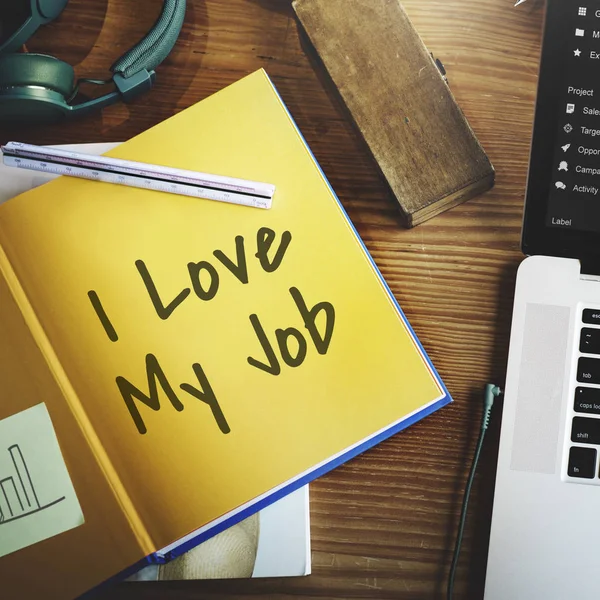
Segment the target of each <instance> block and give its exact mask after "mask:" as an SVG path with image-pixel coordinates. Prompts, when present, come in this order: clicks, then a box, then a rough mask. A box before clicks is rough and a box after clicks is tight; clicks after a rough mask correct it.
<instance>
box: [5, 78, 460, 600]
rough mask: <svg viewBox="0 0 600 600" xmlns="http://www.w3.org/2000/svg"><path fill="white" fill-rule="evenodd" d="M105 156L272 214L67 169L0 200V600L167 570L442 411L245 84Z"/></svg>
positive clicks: (293, 147) (374, 274)
mask: <svg viewBox="0 0 600 600" xmlns="http://www.w3.org/2000/svg"><path fill="white" fill-rule="evenodd" d="M109 154H110V155H111V156H115V157H120V158H128V159H133V160H138V161H143V162H149V163H155V164H162V165H167V166H173V167H179V168H183V169H192V170H198V171H203V172H208V173H214V174H222V175H228V176H232V177H238V178H241V179H250V180H254V181H265V182H268V183H271V184H274V185H275V187H276V191H275V195H274V197H273V207H272V208H271V209H270V210H261V209H256V208H247V207H241V206H236V205H229V204H223V203H220V202H214V201H210V200H201V199H194V198H188V197H184V196H174V195H170V194H166V193H161V192H154V191H147V190H141V189H134V188H129V187H123V186H114V185H111V184H105V183H99V182H90V181H85V180H77V179H73V178H64V177H63V178H59V179H57V180H55V181H53V182H51V183H48V184H46V185H44V186H42V187H40V188H37V189H35V190H32V191H30V192H27V193H25V194H22V195H21V196H18V197H16V198H14V199H12V200H10V201H8V202H7V203H5V204H4V205H2V206H0V274H1V277H0V307H1V309H2V313H1V314H2V316H1V319H0V381H2V386H0V491H1V490H6V494H5V497H4V499H3V497H2V494H0V511H2V512H1V513H0V573H1V575H2V584H1V587H2V592H3V595H4V594H5V595H6V596H7V597H10V598H12V597H18V598H22V599H27V598H40V597H44V598H60V599H63V598H65V599H66V598H74V597H76V596H78V595H81V594H83V593H84V592H86V591H88V590H90V589H92V588H94V587H96V586H98V585H100V584H102V583H103V582H106V581H107V580H111V578H113V577H115V576H116V575H117V574H121V575H124V574H126V573H127V572H128V570H131V569H135V568H139V566H140V565H141V564H142V563H143V562H144V561H162V560H168V559H169V558H170V557H172V556H175V555H177V554H179V553H181V552H183V551H185V550H186V549H188V548H189V547H191V546H193V545H195V544H197V543H199V542H201V541H203V540H204V539H207V538H208V537H210V536H212V535H214V534H215V533H218V532H219V531H221V530H223V529H224V528H226V527H228V526H229V525H232V524H233V523H235V522H237V521H239V520H241V519H243V518H244V517H246V516H248V515H249V514H252V513H253V512H255V511H257V510H259V509H260V508H263V507H264V506H266V505H268V504H269V503H271V502H274V501H275V500H277V499H278V498H280V497H282V496H283V495H285V494H287V493H289V492H291V491H292V490H294V489H297V488H298V487H300V486H302V485H304V484H306V483H307V482H308V481H310V480H311V479H313V478H315V477H317V476H318V475H320V474H322V473H324V472H326V471H328V470H329V469H331V468H333V467H334V466H336V465H338V464H340V463H342V462H344V461H346V460H348V459H349V458H351V457H353V456H355V455H356V454H358V453H360V452H361V451H363V450H365V449H366V448H368V447H370V446H372V445H374V444H375V443H377V442H379V441H381V440H382V439H384V438H386V437H388V436H390V435H392V434H393V433H395V432H397V431H399V430H401V429H403V428H404V427H406V426H408V425H409V424H411V423H413V422H414V421H416V420H418V419H420V418H421V417H423V416H425V415H427V414H429V413H431V412H432V411H434V410H436V409H437V408H439V407H441V406H442V405H444V404H445V403H447V402H449V401H450V397H449V395H448V393H447V391H446V389H445V387H444V385H443V384H442V382H441V381H440V379H439V377H438V375H437V374H436V372H435V369H434V368H433V366H432V365H431V363H430V361H429V360H428V358H427V356H426V355H425V352H424V350H423V349H422V347H421V346H420V344H419V342H418V341H417V339H416V338H415V336H414V333H413V332H412V330H411V328H410V326H409V325H408V323H407V321H406V319H405V317H404V315H403V314H402V312H401V310H400V308H399V306H398V304H397V303H396V301H395V299H394V297H393V296H392V294H391V293H390V291H389V289H388V287H387V286H386V284H385V282H384V280H383V279H382V277H381V275H380V273H379V271H378V270H377V268H376V266H375V264H374V262H373V260H372V259H371V257H370V256H369V254H368V252H367V250H366V249H365V247H364V245H363V243H362V242H361V240H360V238H359V237H358V235H357V233H356V231H355V230H354V228H353V226H352V224H351V222H350V221H349V219H348V217H347V216H346V214H345V212H344V210H343V208H342V206H341V205H340V203H339V201H338V200H337V198H336V196H335V194H334V193H333V191H332V189H331V187H330V186H329V184H328V183H327V180H326V179H325V177H324V175H323V173H322V172H321V170H320V168H319V166H318V165H317V163H316V161H315V159H314V157H313V156H312V154H311V153H310V150H309V149H308V147H307V145H306V143H305V142H304V140H303V138H302V136H301V134H300V132H299V131H298V129H297V128H296V126H295V124H294V122H293V120H292V118H291V117H290V115H289V113H288V112H287V110H286V108H285V106H284V104H283V103H282V101H281V99H280V97H279V96H278V94H277V92H276V90H275V88H274V87H273V85H272V83H271V82H270V80H269V78H268V77H267V75H266V73H265V72H264V71H262V70H261V71H257V72H256V73H253V74H251V75H249V76H248V77H246V78H244V79H242V80H241V81H239V82H237V83H235V84H233V85H231V86H229V87H228V88H226V89H224V90H222V91H221V92H219V93H217V94H215V95H213V96H211V97H210V98H207V99H206V100H203V101H202V102H200V103H198V104H196V105H195V106H192V107H191V108H189V109H187V110H184V111H183V112H181V113H179V114H178V115H176V116H174V117H172V118H170V119H168V120H167V121H165V122H163V123H161V124H159V125H157V126H156V127H153V128H152V129H150V130H148V131H146V132H145V133H143V134H141V135H139V136H137V137H136V138H134V139H132V140H130V141H129V142H126V143H124V144H122V145H120V146H119V147H118V148H116V149H114V150H112V151H111V152H110V153H109ZM3 424H4V429H3ZM4 432H6V433H4ZM9 450H10V451H9ZM17 450H18V451H17ZM57 457H58V458H57ZM61 457H62V461H64V464H63V465H62V466H63V469H62V470H61V465H59V464H57V461H59V462H60V458H61ZM49 465H51V466H52V468H50V466H49ZM65 466H66V469H64V467H65ZM52 469H54V470H55V471H53V470H52ZM54 472H56V473H57V475H56V476H54V475H52V476H49V475H48V473H54ZM65 477H66V479H65ZM2 481H4V485H3V484H2ZM34 491H35V495H34V493H33V492H34ZM61 498H62V500H59V499H61ZM9 511H12V512H10V513H9ZM53 511H55V512H54V513H53ZM2 515H4V516H2ZM3 539H5V540H8V541H7V542H6V541H5V542H4V545H3V542H2V540H3ZM32 569H34V570H35V577H31V572H32Z"/></svg>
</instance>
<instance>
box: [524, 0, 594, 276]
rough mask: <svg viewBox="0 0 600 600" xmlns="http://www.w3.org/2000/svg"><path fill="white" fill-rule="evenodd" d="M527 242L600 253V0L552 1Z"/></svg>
mask: <svg viewBox="0 0 600 600" xmlns="http://www.w3.org/2000/svg"><path fill="white" fill-rule="evenodd" d="M522 242H523V250H524V252H525V253H526V254H549V255H557V256H573V257H577V258H582V256H583V255H590V256H591V255H594V256H598V257H600V0H594V1H589V0H548V3H547V10H546V25H545V31H544V37H543V45H542V55H541V65H540V78H539V84H538V94H537V100H536V115H535V122H534V130H533V140H532V147H531V161H530V166H529V178H528V184H527V196H526V203H525V219H524V225H523V240H522ZM599 264H600V263H599Z"/></svg>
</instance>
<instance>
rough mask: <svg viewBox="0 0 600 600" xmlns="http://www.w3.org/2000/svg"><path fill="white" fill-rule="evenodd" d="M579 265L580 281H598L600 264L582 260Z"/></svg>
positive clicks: (595, 261)
mask: <svg viewBox="0 0 600 600" xmlns="http://www.w3.org/2000/svg"><path fill="white" fill-rule="evenodd" d="M580 264H581V269H580V274H581V279H589V280H593V281H596V280H600V263H599V262H598V261H597V260H591V261H587V260H582V261H580Z"/></svg>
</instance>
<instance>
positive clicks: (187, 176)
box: [1, 142, 275, 208]
mask: <svg viewBox="0 0 600 600" xmlns="http://www.w3.org/2000/svg"><path fill="white" fill-rule="evenodd" d="M1 149H2V154H3V161H4V164H5V165H7V166H9V167H18V168H20V169H32V170H34V171H43V172H44V173H51V174H54V175H69V176H71V177H82V178H84V179H92V180H94V181H104V182H108V183H116V184H119V185H129V186H133V187H138V188H144V189H149V190H158V191H161V192H169V193H171V194H181V195H183V196H194V197H196V198H205V199H208V200H218V201H220V202H230V203H232V204H242V205H244V206H254V207H255V208H271V203H272V200H273V194H274V193H275V186H274V185H271V184H268V183H259V182H257V181H246V180H244V179H235V178H233V177H223V176H221V175H209V174H207V173H199V172H197V171H186V170H184V169H174V168H172V167H163V166H159V165H151V164H148V163H141V162H134V161H131V160H123V159H120V158H110V157H108V156H94V155H93V154H84V153H82V152H71V151H69V150H64V149H58V148H49V147H47V146H34V145H33V144H23V143H21V142H8V144H6V145H5V146H2V147H1Z"/></svg>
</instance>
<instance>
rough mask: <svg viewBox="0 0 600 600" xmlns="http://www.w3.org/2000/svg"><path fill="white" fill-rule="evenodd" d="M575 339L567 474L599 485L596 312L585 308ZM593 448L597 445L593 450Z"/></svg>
mask: <svg viewBox="0 0 600 600" xmlns="http://www.w3.org/2000/svg"><path fill="white" fill-rule="evenodd" d="M581 320H582V321H583V323H582V326H581V331H580V336H579V352H580V356H579V358H578V360H577V383H578V385H577V387H576V388H575V393H574V399H573V412H574V413H575V414H574V416H573V417H572V423H571V438H570V439H571V442H572V443H575V444H579V445H577V446H571V448H570V449H569V462H568V466H567V475H568V476H569V477H575V478H579V479H596V480H598V482H600V472H599V467H598V450H600V387H592V386H600V310H596V309H591V308H586V309H584V310H583V312H582V318H581ZM594 446H598V448H595V447H594Z"/></svg>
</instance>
